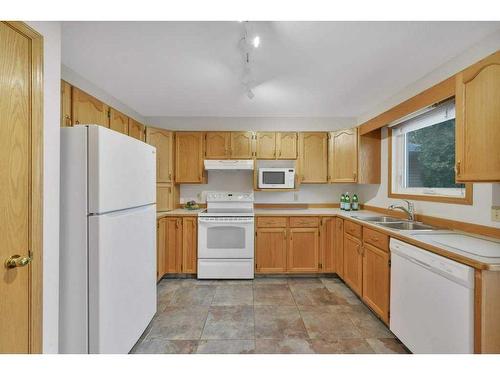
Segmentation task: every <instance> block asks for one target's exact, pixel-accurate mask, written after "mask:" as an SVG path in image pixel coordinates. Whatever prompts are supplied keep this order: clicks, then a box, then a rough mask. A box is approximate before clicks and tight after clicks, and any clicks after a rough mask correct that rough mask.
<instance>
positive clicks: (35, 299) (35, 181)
mask: <svg viewBox="0 0 500 375" xmlns="http://www.w3.org/2000/svg"><path fill="white" fill-rule="evenodd" d="M5 24H7V26H9V27H11V28H12V29H14V30H16V31H17V32H19V33H20V34H22V35H24V36H25V37H27V38H28V39H29V40H30V42H31V43H30V44H31V51H30V52H31V82H30V84H31V98H30V107H31V129H30V143H31V145H30V150H31V170H30V184H31V187H30V213H29V215H30V217H29V236H30V238H29V249H30V250H31V252H32V256H33V261H32V262H31V264H30V265H29V353H42V329H43V327H42V306H43V305H42V299H43V289H42V287H43V284H42V283H43V277H42V272H43V263H42V262H43V37H42V35H40V34H39V33H38V32H36V31H35V30H34V29H32V28H31V27H29V26H28V25H27V24H26V23H24V22H20V21H12V22H11V21H6V22H5Z"/></svg>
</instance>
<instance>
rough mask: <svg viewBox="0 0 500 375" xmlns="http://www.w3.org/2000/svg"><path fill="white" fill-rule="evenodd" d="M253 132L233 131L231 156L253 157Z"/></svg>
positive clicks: (240, 157) (234, 157) (236, 157)
mask: <svg viewBox="0 0 500 375" xmlns="http://www.w3.org/2000/svg"><path fill="white" fill-rule="evenodd" d="M253 141H254V139H253V132H231V158H233V159H251V158H252V157H253V152H254V147H253V144H254V142H253Z"/></svg>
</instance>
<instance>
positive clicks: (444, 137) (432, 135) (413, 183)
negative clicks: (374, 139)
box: [389, 99, 470, 203]
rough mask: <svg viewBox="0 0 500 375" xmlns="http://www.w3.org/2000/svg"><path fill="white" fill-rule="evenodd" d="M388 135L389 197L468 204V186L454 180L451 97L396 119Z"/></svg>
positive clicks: (453, 116)
mask: <svg viewBox="0 0 500 375" xmlns="http://www.w3.org/2000/svg"><path fill="white" fill-rule="evenodd" d="M390 134H391V147H392V150H391V156H392V157H391V159H392V160H391V171H390V172H391V183H390V189H391V190H390V192H389V196H391V197H405V196H410V195H411V196H412V197H411V198H414V199H422V200H443V201H446V198H449V199H448V200H449V201H454V200H458V201H460V200H464V202H457V203H469V202H468V199H469V197H470V192H469V190H468V189H469V188H470V186H466V185H464V184H457V183H455V169H454V167H455V100H454V99H453V100H449V101H446V102H444V103H441V104H439V105H436V106H432V107H429V108H426V109H424V110H422V111H420V113H419V114H415V115H413V116H412V117H410V118H406V119H403V120H400V121H399V122H397V123H396V124H394V125H393V126H392V127H391V130H390ZM442 198H445V199H442Z"/></svg>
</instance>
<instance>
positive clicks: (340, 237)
mask: <svg viewBox="0 0 500 375" xmlns="http://www.w3.org/2000/svg"><path fill="white" fill-rule="evenodd" d="M333 259H334V261H335V262H334V266H335V269H334V272H335V273H336V274H337V275H339V276H340V277H341V278H342V279H343V278H344V220H343V219H341V218H339V217H336V218H335V247H334V255H333Z"/></svg>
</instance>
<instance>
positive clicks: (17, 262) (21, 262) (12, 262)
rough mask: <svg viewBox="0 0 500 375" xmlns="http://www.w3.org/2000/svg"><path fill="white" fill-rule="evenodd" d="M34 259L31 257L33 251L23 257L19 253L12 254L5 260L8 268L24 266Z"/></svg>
mask: <svg viewBox="0 0 500 375" xmlns="http://www.w3.org/2000/svg"><path fill="white" fill-rule="evenodd" d="M32 260H33V258H32V257H31V253H30V256H28V257H22V256H21V255H19V254H16V255H12V256H10V257H9V258H8V259H7V260H6V261H5V267H6V268H16V267H24V266H26V265H28V264H30V263H31V261H32Z"/></svg>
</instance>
